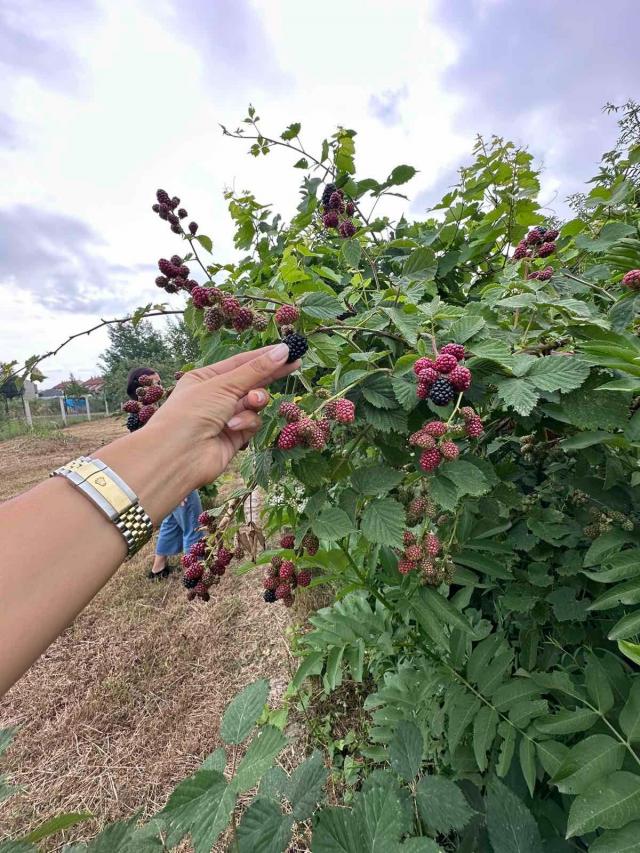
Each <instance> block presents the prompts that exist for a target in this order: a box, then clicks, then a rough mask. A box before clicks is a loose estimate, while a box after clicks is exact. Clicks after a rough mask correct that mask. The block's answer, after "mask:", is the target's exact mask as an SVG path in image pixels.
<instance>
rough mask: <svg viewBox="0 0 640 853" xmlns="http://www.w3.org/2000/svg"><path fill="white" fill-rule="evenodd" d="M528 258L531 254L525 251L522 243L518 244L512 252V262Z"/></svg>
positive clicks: (525, 248)
mask: <svg viewBox="0 0 640 853" xmlns="http://www.w3.org/2000/svg"><path fill="white" fill-rule="evenodd" d="M530 256H531V252H530V251H529V250H528V249H527V247H526V245H525V244H524V243H519V244H518V245H517V246H516V248H515V250H514V252H513V256H512V260H514V261H521V260H522V259H523V258H528V257H530Z"/></svg>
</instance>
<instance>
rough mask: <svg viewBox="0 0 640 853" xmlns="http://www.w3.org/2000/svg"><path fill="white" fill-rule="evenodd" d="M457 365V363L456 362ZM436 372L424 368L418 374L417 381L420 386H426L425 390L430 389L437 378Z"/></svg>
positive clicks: (433, 369) (432, 369)
mask: <svg viewBox="0 0 640 853" xmlns="http://www.w3.org/2000/svg"><path fill="white" fill-rule="evenodd" d="M456 364H457V362H456ZM438 376H439V374H438V371H437V370H435V368H433V367H425V368H424V370H421V371H420V373H419V374H418V381H419V382H420V384H421V385H426V386H427V388H430V387H431V386H432V385H433V383H434V382H435V381H436V379H437V378H438Z"/></svg>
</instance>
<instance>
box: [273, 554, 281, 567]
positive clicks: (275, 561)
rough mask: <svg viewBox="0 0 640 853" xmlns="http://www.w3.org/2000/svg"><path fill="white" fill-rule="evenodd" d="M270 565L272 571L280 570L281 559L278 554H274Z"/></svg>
mask: <svg viewBox="0 0 640 853" xmlns="http://www.w3.org/2000/svg"><path fill="white" fill-rule="evenodd" d="M271 565H272V566H273V568H274V569H276V571H277V570H278V569H279V568H280V566H281V565H282V557H281V556H280V554H275V555H274V556H273V557H272V558H271Z"/></svg>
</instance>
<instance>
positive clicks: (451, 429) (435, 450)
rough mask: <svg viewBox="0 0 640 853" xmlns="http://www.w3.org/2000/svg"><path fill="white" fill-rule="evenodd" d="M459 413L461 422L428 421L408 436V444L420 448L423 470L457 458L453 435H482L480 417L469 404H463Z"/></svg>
mask: <svg viewBox="0 0 640 853" xmlns="http://www.w3.org/2000/svg"><path fill="white" fill-rule="evenodd" d="M460 414H461V415H462V417H463V419H464V421H463V423H458V422H456V423H449V422H446V423H445V421H429V423H426V424H424V426H422V427H421V428H420V429H419V430H418V431H417V432H414V433H412V434H411V435H410V436H409V444H410V445H411V446H412V447H419V448H420V449H421V450H422V453H421V455H420V463H419V464H420V467H421V468H422V470H423V471H435V469H436V468H437V467H438V466H439V465H440V464H441V463H442V462H444V461H451V460H454V459H457V458H458V456H459V455H460V448H459V447H458V445H457V444H456V443H455V441H452V437H453V436H459V435H466V436H467V437H469V438H478V437H479V436H481V435H482V433H483V431H484V429H483V426H482V419H481V418H480V416H479V415H477V414H476V413H475V411H474V410H473V409H472V408H471V407H470V406H463V407H462V409H460Z"/></svg>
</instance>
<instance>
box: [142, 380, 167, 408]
mask: <svg viewBox="0 0 640 853" xmlns="http://www.w3.org/2000/svg"><path fill="white" fill-rule="evenodd" d="M163 396H164V388H162V387H161V386H160V385H151V386H150V387H149V388H145V392H144V396H143V397H142V402H143V403H145V404H147V405H148V404H150V403H157V402H158V400H161V399H162V397H163Z"/></svg>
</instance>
